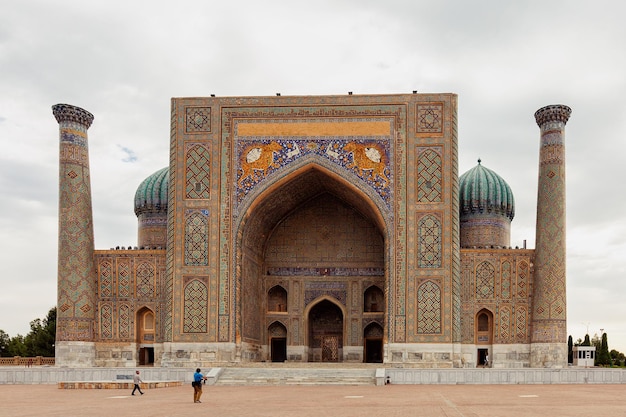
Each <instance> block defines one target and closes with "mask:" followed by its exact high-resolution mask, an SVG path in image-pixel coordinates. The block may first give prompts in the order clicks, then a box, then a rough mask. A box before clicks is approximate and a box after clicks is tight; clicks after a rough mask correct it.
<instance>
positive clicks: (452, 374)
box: [377, 368, 626, 385]
mask: <svg viewBox="0 0 626 417" xmlns="http://www.w3.org/2000/svg"><path fill="white" fill-rule="evenodd" d="M383 383H389V384H407V385H420V384H444V385H445V384H447V385H452V384H492V385H497V384H626V370H624V369H610V368H567V369H547V368H546V369H543V368H531V369H493V368H476V369H395V368H386V369H385V381H383ZM380 384H381V381H377V385H380Z"/></svg>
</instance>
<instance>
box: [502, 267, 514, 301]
mask: <svg viewBox="0 0 626 417" xmlns="http://www.w3.org/2000/svg"><path fill="white" fill-rule="evenodd" d="M500 297H501V298H502V299H505V300H506V299H509V298H511V262H509V261H508V260H507V261H504V262H502V265H501V266H500Z"/></svg>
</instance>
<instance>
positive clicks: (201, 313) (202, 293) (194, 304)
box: [183, 279, 209, 333]
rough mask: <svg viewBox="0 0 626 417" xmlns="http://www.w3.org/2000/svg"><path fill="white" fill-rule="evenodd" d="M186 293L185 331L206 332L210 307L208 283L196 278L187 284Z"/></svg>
mask: <svg viewBox="0 0 626 417" xmlns="http://www.w3.org/2000/svg"><path fill="white" fill-rule="evenodd" d="M184 294H185V295H184V308H183V309H184V311H183V332H184V333H206V332H207V327H208V326H207V312H208V311H207V310H208V307H209V302H208V300H209V293H208V290H207V287H206V285H204V283H202V282H200V281H199V280H197V279H194V280H192V281H191V282H190V283H189V284H187V285H186V286H185V291H184Z"/></svg>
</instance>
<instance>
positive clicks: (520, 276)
mask: <svg viewBox="0 0 626 417" xmlns="http://www.w3.org/2000/svg"><path fill="white" fill-rule="evenodd" d="M529 276H530V267H529V265H528V263H527V262H524V261H522V262H519V263H518V264H517V295H516V296H517V298H526V297H527V296H528V289H529V286H528V282H529V281H528V278H529Z"/></svg>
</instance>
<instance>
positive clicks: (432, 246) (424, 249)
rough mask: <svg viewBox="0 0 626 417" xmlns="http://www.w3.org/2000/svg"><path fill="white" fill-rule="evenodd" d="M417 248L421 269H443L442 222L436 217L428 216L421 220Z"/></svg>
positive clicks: (418, 227) (418, 228)
mask: <svg viewBox="0 0 626 417" xmlns="http://www.w3.org/2000/svg"><path fill="white" fill-rule="evenodd" d="M417 246H418V253H417V260H418V266H419V267H420V268H441V257H442V244H441V222H440V221H439V219H438V218H437V217H436V216H434V215H432V214H427V215H426V216H423V217H422V218H421V219H419V222H418V226H417Z"/></svg>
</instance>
